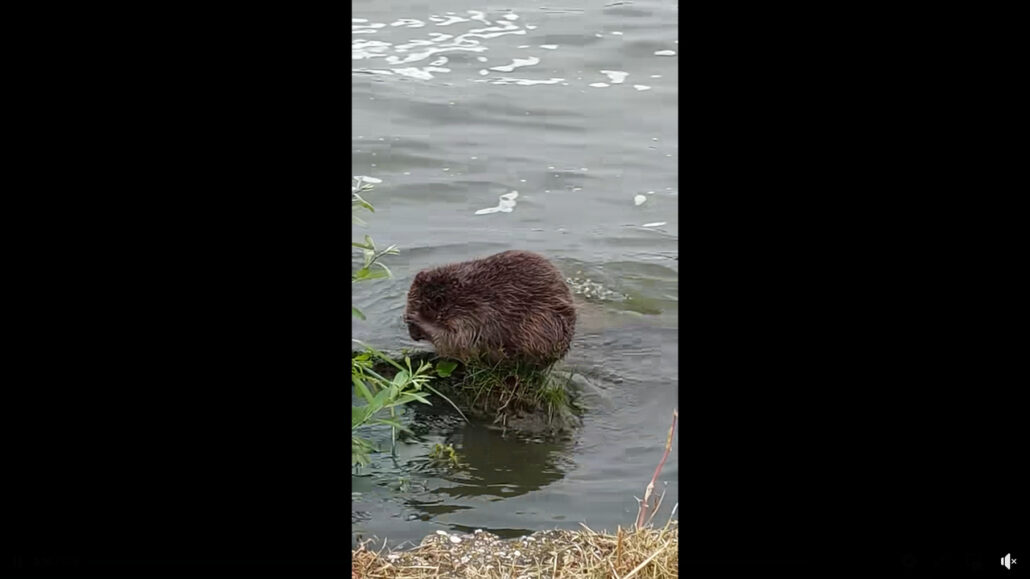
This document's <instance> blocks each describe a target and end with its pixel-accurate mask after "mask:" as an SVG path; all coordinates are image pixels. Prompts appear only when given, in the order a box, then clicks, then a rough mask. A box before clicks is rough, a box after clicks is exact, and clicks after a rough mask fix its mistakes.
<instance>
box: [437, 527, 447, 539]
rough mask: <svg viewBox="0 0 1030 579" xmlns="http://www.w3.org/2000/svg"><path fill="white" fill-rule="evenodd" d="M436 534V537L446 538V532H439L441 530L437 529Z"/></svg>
mask: <svg viewBox="0 0 1030 579" xmlns="http://www.w3.org/2000/svg"><path fill="white" fill-rule="evenodd" d="M436 534H437V535H443V536H444V537H446V536H447V531H441V530H439V529H437V531H436Z"/></svg>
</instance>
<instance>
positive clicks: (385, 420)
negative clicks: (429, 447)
mask: <svg viewBox="0 0 1030 579" xmlns="http://www.w3.org/2000/svg"><path fill="white" fill-rule="evenodd" d="M372 422H374V423H376V424H385V425H387V426H390V427H393V428H396V429H397V430H403V431H404V432H411V429H410V428H408V427H406V426H404V425H403V424H401V423H400V422H397V421H396V420H390V419H389V418H375V419H373V420H372Z"/></svg>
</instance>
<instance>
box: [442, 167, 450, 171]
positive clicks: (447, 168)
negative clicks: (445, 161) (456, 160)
mask: <svg viewBox="0 0 1030 579" xmlns="http://www.w3.org/2000/svg"><path fill="white" fill-rule="evenodd" d="M443 170H444V171H450V170H451V168H450V167H444V168H443Z"/></svg>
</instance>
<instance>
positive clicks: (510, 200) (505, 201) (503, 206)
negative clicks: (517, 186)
mask: <svg viewBox="0 0 1030 579" xmlns="http://www.w3.org/2000/svg"><path fill="white" fill-rule="evenodd" d="M518 196H519V192H518V191H512V192H511V193H505V194H504V195H501V196H500V200H499V201H498V203H497V206H496V207H487V208H486V209H480V210H478V211H476V215H487V214H490V213H497V212H498V211H500V212H502V213H511V212H512V210H513V209H515V198H516V197H518Z"/></svg>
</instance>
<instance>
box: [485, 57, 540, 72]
mask: <svg viewBox="0 0 1030 579" xmlns="http://www.w3.org/2000/svg"><path fill="white" fill-rule="evenodd" d="M539 63H540V59H539V58H537V57H535V56H530V57H529V58H516V59H513V60H512V63H511V64H506V65H504V66H492V67H490V70H499V71H501V72H511V71H513V70H515V69H516V68H519V67H520V66H533V65H534V64H539Z"/></svg>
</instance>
